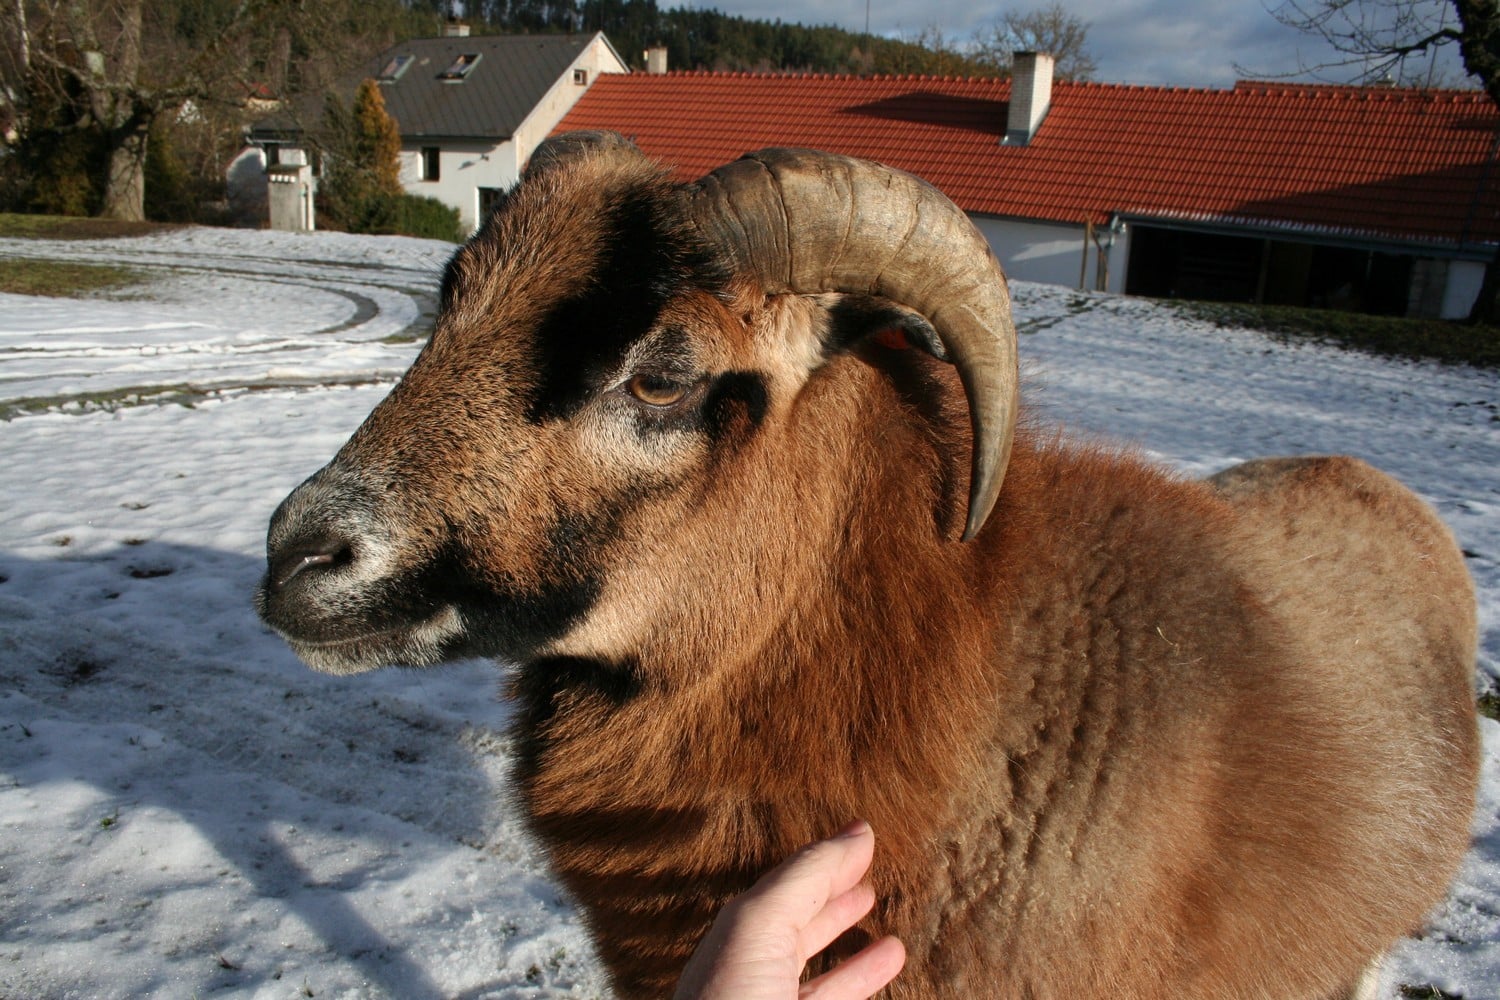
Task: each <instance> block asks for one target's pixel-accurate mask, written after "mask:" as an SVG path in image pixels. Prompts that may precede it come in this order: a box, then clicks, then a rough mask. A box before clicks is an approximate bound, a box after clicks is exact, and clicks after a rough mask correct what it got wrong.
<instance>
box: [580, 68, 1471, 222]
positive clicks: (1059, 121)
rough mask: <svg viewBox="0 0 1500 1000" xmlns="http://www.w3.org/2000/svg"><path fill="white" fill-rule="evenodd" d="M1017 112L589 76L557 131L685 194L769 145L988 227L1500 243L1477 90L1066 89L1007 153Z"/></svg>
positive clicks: (899, 82)
mask: <svg viewBox="0 0 1500 1000" xmlns="http://www.w3.org/2000/svg"><path fill="white" fill-rule="evenodd" d="M1009 99H1010V83H1009V81H1005V80H970V79H944V78H935V77H913V76H887V77H850V76H827V75H804V76H785V75H769V74H746V73H670V74H665V75H660V76H650V75H645V74H634V75H629V76H623V75H622V76H607V77H602V78H600V79H599V80H598V81H597V82H596V83H595V84H594V85H593V86H592V87H591V88H590V89H589V92H588V93H587V94H586V95H585V96H584V97H583V99H582V100H580V101H579V102H578V104H577V105H575V107H574V108H573V110H572V111H571V112H570V113H569V114H568V116H567V117H566V118H565V119H564V120H563V122H562V124H561V125H560V126H559V130H560V131H565V130H568V129H574V128H612V129H616V130H618V131H620V132H623V133H625V134H626V135H629V136H631V137H632V138H634V139H635V141H636V142H637V143H638V144H639V145H640V146H641V148H642V149H644V150H645V151H646V152H647V153H649V154H650V155H652V156H655V157H657V158H659V159H661V160H662V161H664V162H666V163H670V164H672V165H673V166H674V168H675V169H676V171H677V173H678V175H679V176H680V177H682V178H684V179H688V178H694V177H698V176H701V175H702V174H703V173H705V172H707V171H709V170H711V169H713V168H714V167H716V166H718V165H719V164H721V163H725V162H727V161H729V160H731V159H733V158H735V157H737V156H739V155H740V154H741V153H744V152H746V151H749V150H753V149H758V148H762V147H765V146H808V147H813V148H819V149H829V150H835V151H838V152H843V153H848V154H850V155H854V156H861V157H866V158H869V159H874V160H879V161H881V162H884V163H887V164H889V165H891V166H894V167H899V168H901V169H903V170H908V171H910V172H912V173H915V174H918V175H920V176H922V177H925V178H926V179H927V180H929V181H931V182H932V183H934V184H936V185H937V186H938V187H939V188H941V189H942V190H943V191H945V192H946V193H947V194H948V195H949V197H951V198H953V199H954V201H956V202H957V203H958V204H959V205H960V206H962V207H963V208H964V209H965V210H967V211H970V212H975V213H982V214H989V215H997V216H1008V217H1016V218H1028V219H1043V220H1051V221H1059V222H1075V223H1082V222H1084V221H1085V220H1086V219H1092V220H1093V221H1095V222H1104V221H1106V220H1107V219H1108V218H1109V217H1110V216H1111V215H1113V214H1115V213H1122V214H1134V215H1145V216H1158V217H1161V216H1165V217H1179V218H1193V219H1201V220H1243V221H1248V222H1253V223H1260V224H1266V225H1275V226H1290V227H1308V228H1314V229H1319V230H1334V231H1346V232H1349V233H1357V234H1369V235H1384V236H1393V237H1398V238H1415V239H1427V240H1440V241H1445V242H1453V243H1457V242H1460V241H1463V240H1474V239H1484V240H1497V239H1500V169H1494V170H1492V169H1490V168H1487V167H1486V164H1487V163H1488V162H1489V161H1490V159H1491V157H1492V153H1493V150H1494V148H1495V144H1496V135H1497V128H1500V115H1497V113H1496V110H1495V108H1494V106H1493V105H1492V104H1490V102H1489V100H1488V99H1487V98H1486V97H1485V96H1484V95H1483V94H1481V93H1477V92H1468V91H1434V92H1419V91H1411V90H1372V89H1362V88H1356V87H1336V86H1310V85H1304V84H1267V83H1241V84H1239V85H1238V86H1236V87H1235V88H1234V89H1218V90H1213V89H1190V88H1166V87H1139V86H1124V85H1117V84H1094V83H1067V82H1058V83H1056V84H1054V86H1053V91H1052V106H1051V109H1050V110H1049V112H1048V114H1047V117H1046V119H1045V120H1044V121H1043V123H1042V125H1041V128H1040V129H1039V130H1038V132H1037V134H1036V135H1035V137H1034V138H1033V139H1032V141H1031V143H1030V144H1029V145H1026V146H1004V145H1001V142H1000V140H1001V138H1002V137H1003V136H1004V134H1005V119H1006V111H1007V103H1008V101H1009Z"/></svg>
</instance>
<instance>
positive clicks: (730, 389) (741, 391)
mask: <svg viewBox="0 0 1500 1000" xmlns="http://www.w3.org/2000/svg"><path fill="white" fill-rule="evenodd" d="M769 406H770V391H769V390H768V389H767V387H766V380H765V377H764V376H762V375H760V374H758V373H756V372H725V373H724V374H723V375H720V376H719V377H718V378H717V379H715V380H714V382H713V385H712V386H711V387H710V388H709V390H708V393H707V394H706V396H705V398H704V400H703V429H704V431H705V432H706V433H707V434H708V438H709V440H710V441H712V442H713V443H714V444H719V443H720V442H722V441H724V440H725V439H726V438H729V437H732V436H735V435H738V434H748V433H751V432H753V431H754V430H755V429H756V428H758V427H759V426H760V424H761V421H763V420H764V419H765V418H766V410H767V409H768V408H769Z"/></svg>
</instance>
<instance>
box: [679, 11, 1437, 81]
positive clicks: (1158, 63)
mask: <svg viewBox="0 0 1500 1000" xmlns="http://www.w3.org/2000/svg"><path fill="white" fill-rule="evenodd" d="M1049 2H1050V0H1034V2H1030V3H1024V2H1022V3H1015V4H1006V5H997V6H976V5H975V4H973V3H971V2H969V0H869V7H868V10H869V24H870V30H871V31H873V32H875V33H877V34H881V35H886V36H892V37H900V36H906V37H914V36H915V35H916V34H917V33H918V32H920V31H922V30H923V29H924V28H927V27H930V26H935V27H937V28H939V29H940V30H941V31H942V32H943V34H944V35H945V36H947V37H948V38H950V39H953V40H955V41H958V42H964V41H967V40H968V39H970V38H972V37H973V35H974V33H975V31H976V30H978V29H979V28H981V27H983V26H984V25H986V24H988V23H992V22H993V21H995V20H996V19H997V18H998V17H999V15H1000V13H1001V12H1003V11H1004V10H1006V9H1014V10H1030V9H1034V8H1038V7H1045V6H1047V5H1048V3H1049ZM1434 2H1439V0H1434ZM1441 2H1446V0H1441ZM702 6H715V7H717V8H718V9H719V10H722V11H724V12H725V13H727V14H736V15H739V16H741V17H751V18H761V19H765V20H778V19H779V20H782V21H788V22H798V23H801V24H809V25H819V24H831V25H836V26H838V27H841V28H846V29H848V30H851V31H863V30H864V27H865V13H866V9H867V8H866V6H865V4H864V3H861V2H859V0H803V2H801V3H799V4H797V5H795V6H791V5H788V4H786V3H785V2H784V0H724V2H721V3H704V4H702ZM1065 6H1066V8H1067V10H1068V11H1069V13H1071V14H1073V15H1074V16H1076V17H1078V18H1080V19H1082V20H1083V21H1086V22H1088V24H1089V51H1090V52H1091V53H1092V54H1093V56H1094V60H1095V62H1096V63H1098V66H1099V69H1098V73H1097V76H1096V78H1097V79H1098V80H1100V81H1102V82H1109V83H1141V84H1165V85H1179V86H1200V87H1201V86H1214V87H1225V86H1230V85H1232V84H1233V83H1234V81H1235V80H1236V79H1239V78H1244V77H1255V78H1268V77H1280V76H1286V75H1295V74H1298V73H1299V72H1300V71H1302V70H1305V69H1307V68H1309V67H1315V66H1318V65H1320V64H1327V63H1328V62H1330V61H1331V60H1333V59H1334V58H1336V57H1335V55H1334V54H1333V53H1332V52H1331V51H1330V50H1328V49H1327V48H1326V46H1324V45H1323V44H1322V43H1321V42H1320V41H1319V40H1318V39H1316V38H1314V37H1312V36H1310V35H1307V34H1304V33H1301V32H1298V31H1296V30H1294V29H1292V28H1287V27H1285V26H1283V25H1281V24H1278V23H1277V22H1276V20H1275V19H1274V18H1273V17H1272V16H1271V15H1270V13H1269V12H1268V11H1267V10H1266V8H1265V7H1263V6H1262V5H1261V4H1260V3H1252V2H1247V0H1166V2H1161V0H1155V2H1150V0H1067V2H1066V4H1065ZM1438 72H1439V77H1438V79H1439V81H1440V82H1441V81H1447V83H1448V84H1449V85H1459V84H1462V81H1463V80H1464V74H1463V70H1462V67H1461V66H1460V65H1459V63H1458V59H1457V54H1456V51H1455V50H1454V48H1453V47H1452V46H1449V47H1448V48H1447V49H1445V50H1444V52H1443V53H1442V56H1441V57H1440V59H1439V63H1438ZM1352 76H1353V71H1352V70H1347V69H1342V70H1341V69H1336V68H1331V69H1328V70H1326V71H1325V72H1323V73H1322V74H1321V75H1320V77H1319V78H1321V79H1323V80H1325V81H1335V82H1342V81H1346V80H1349V79H1351V78H1352ZM1302 78H1303V79H1310V78H1312V77H1307V76H1304V77H1302Z"/></svg>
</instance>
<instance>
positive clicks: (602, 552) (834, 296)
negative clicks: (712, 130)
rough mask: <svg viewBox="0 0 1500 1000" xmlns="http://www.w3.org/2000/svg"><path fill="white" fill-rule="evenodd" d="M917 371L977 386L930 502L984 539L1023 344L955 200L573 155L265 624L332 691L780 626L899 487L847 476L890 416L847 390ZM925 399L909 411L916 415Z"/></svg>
mask: <svg viewBox="0 0 1500 1000" xmlns="http://www.w3.org/2000/svg"><path fill="white" fill-rule="evenodd" d="M872 337H873V338H874V339H875V341H876V342H877V343H876V344H872V343H871V338H872ZM879 344H883V345H885V346H884V347H881V346H878V345H879ZM903 347H909V348H916V349H919V350H905V351H901V352H900V353H901V354H902V355H904V356H907V357H910V358H912V359H913V360H912V361H910V362H903V363H905V364H908V367H910V368H913V369H916V370H921V371H930V370H941V371H942V372H947V371H949V369H947V367H946V366H945V365H940V364H937V363H936V362H934V361H933V360H932V358H937V359H941V360H943V361H948V362H950V363H951V364H952V365H953V366H954V369H956V371H957V372H958V374H959V377H960V378H961V380H962V385H963V393H962V394H961V395H959V400H958V401H959V403H962V402H963V401H964V399H965V398H966V399H967V403H968V407H967V409H968V413H969V420H968V421H964V422H963V426H962V427H961V428H960V430H961V431H962V433H961V434H960V435H959V436H960V437H961V438H962V440H961V442H960V444H959V446H957V447H955V448H954V449H951V450H953V451H955V452H957V453H959V461H958V468H957V471H956V472H954V470H952V469H948V470H946V471H942V470H939V471H938V472H937V473H934V472H933V470H931V469H914V470H912V473H911V474H912V475H913V476H916V477H918V478H924V479H931V478H932V477H933V475H942V476H946V480H947V483H948V485H947V486H946V487H945V489H946V491H947V493H948V494H956V495H957V496H959V497H961V496H962V495H963V493H964V492H967V494H968V498H969V499H968V505H967V513H966V518H965V515H964V514H963V512H962V503H961V502H960V503H959V504H957V505H953V504H950V505H949V506H950V507H954V506H957V507H958V508H959V515H958V517H956V518H948V519H946V520H947V521H957V522H963V526H962V535H963V537H964V538H966V539H967V538H971V537H973V536H974V535H975V534H976V533H977V532H978V531H979V529H980V527H981V526H982V525H983V524H984V521H985V518H986V517H987V516H988V514H989V512H990V510H991V508H992V507H993V505H994V503H995V500H996V497H997V495H998V493H999V489H1000V482H1001V478H1002V476H1003V474H1004V469H1005V465H1006V461H1007V457H1008V454H1009V448H1010V439H1011V434H1012V429H1013V426H1014V422H1015V411H1016V388H1015V382H1016V376H1015V353H1014V331H1013V329H1012V326H1011V321H1010V316H1009V303H1008V299H1007V295H1006V289H1005V282H1004V278H1003V276H1002V274H1001V272H1000V269H999V265H998V264H997V263H996V262H995V260H994V258H993V256H992V255H991V254H990V252H989V249H988V246H987V245H986V243H985V242H984V240H983V237H981V236H980V235H979V234H978V233H977V232H976V231H975V230H974V228H973V227H972V225H971V224H970V223H969V221H968V219H967V218H965V216H964V215H963V214H962V213H961V212H960V211H959V210H958V209H957V208H956V207H954V205H953V204H952V203H951V202H949V201H948V200H947V199H946V198H944V197H943V196H942V195H941V194H940V193H939V192H937V191H936V190H935V189H934V188H932V187H930V186H929V185H927V184H925V183H924V182H922V181H920V180H917V179H916V178H914V177H911V176H909V175H907V174H903V173H900V172H897V171H893V170H890V169H887V168H884V167H881V166H878V165H875V164H871V163H867V162H864V161H859V160H854V159H849V158H847V157H841V156H833V155H829V154H824V153H815V152H808V151H803V150H768V151H764V152H761V153H757V154H753V155H751V156H748V157H746V158H744V159H741V160H738V161H736V162H734V163H731V164H729V165H727V166H725V167H723V168H720V169H719V170H716V171H715V172H713V173H712V174H710V175H709V176H707V177H705V178H704V179H702V180H701V181H699V182H697V183H694V184H689V185H686V186H680V185H675V184H673V183H671V181H670V180H669V179H668V178H667V177H666V174H665V172H664V171H663V170H662V169H661V168H660V167H658V166H657V165H655V164H653V163H652V162H651V161H649V160H648V159H647V158H646V157H645V156H643V155H642V154H641V153H640V152H639V151H638V150H637V149H635V147H633V146H631V145H630V144H629V143H627V142H625V141H624V140H623V139H620V138H619V137H618V136H613V135H611V134H607V133H605V134H600V133H586V134H572V135H568V136H564V137H560V138H558V139H553V140H549V142H547V143H545V144H544V145H543V146H542V147H541V148H540V149H538V151H537V153H536V155H535V156H534V157H533V159H532V162H531V164H530V166H529V167H528V169H527V172H526V175H525V176H524V177H523V179H522V181H521V183H520V184H519V185H518V186H517V187H516V188H515V190H514V191H512V192H511V193H510V195H509V196H508V197H507V199H506V200H505V202H504V203H503V205H501V207H500V208H499V209H497V211H496V212H495V213H494V215H493V216H492V217H491V218H490V219H489V220H488V221H487V222H486V223H485V225H484V227H483V228H482V229H481V230H480V231H479V232H478V233H477V234H476V235H475V236H474V237H473V238H472V239H471V240H470V241H469V243H468V244H467V245H465V246H464V247H463V248H462V249H461V250H460V251H459V252H458V253H457V254H456V255H455V257H454V258H453V261H452V262H451V264H450V265H449V266H448V269H447V273H446V275H445V277H444V281H443V287H442V301H441V310H440V313H439V315H438V318H437V322H436V327H435V329H434V331H433V334H432V338H431V340H430V341H429V342H428V344H427V345H426V346H425V347H424V349H423V350H422V352H421V354H420V355H419V356H418V358H417V359H416V361H415V362H414V363H413V364H412V367H411V369H410V371H409V372H408V373H407V374H406V376H405V377H404V378H403V379H402V381H401V382H400V384H399V385H397V386H396V388H395V389H394V390H393V391H392V392H391V394H390V396H389V397H388V398H386V399H385V400H384V401H383V402H382V403H381V404H380V405H379V406H378V407H376V409H375V410H374V412H373V413H371V415H370V416H369V418H368V419H367V420H366V421H365V423H364V425H363V426H362V427H360V429H359V430H358V431H357V432H356V433H355V434H354V436H353V437H352V438H351V439H350V441H349V442H348V443H347V444H346V445H345V446H344V448H343V449H342V450H341V451H340V452H339V453H338V455H337V456H336V457H335V458H334V459H333V461H332V462H331V463H330V464H329V465H328V466H326V467H325V468H324V469H322V470H321V471H320V472H318V473H317V474H316V475H314V476H313V477H312V478H310V479H309V480H307V482H305V483H303V484H302V485H301V486H300V487H298V488H297V490H296V491H295V492H293V493H292V494H291V496H289V497H288V498H287V499H286V501H285V502H284V503H283V504H282V505H281V508H280V509H279V510H278V511H277V512H276V515H275V517H274V519H273V521H272V524H271V530H270V536H269V541H268V546H267V548H268V560H269V566H268V572H267V574H266V577H265V582H264V585H263V588H262V590H261V594H260V598H259V604H260V610H261V613H262V614H263V616H264V617H265V619H266V620H267V621H268V622H269V623H270V624H271V625H272V626H274V627H275V628H276V630H277V631H279V632H280V633H281V634H282V635H283V636H285V637H286V638H287V640H288V641H289V642H290V643H291V644H292V646H293V648H294V649H296V651H297V652H298V654H299V655H301V656H302V657H303V659H305V660H307V662H309V663H310V664H312V665H313V666H316V667H319V668H321V669H325V670H331V671H339V672H353V671H358V670H365V669H369V668H373V667H377V666H381V665H384V664H409V665H421V664H430V663H435V662H438V661H441V660H445V659H450V658H454V657H458V656H465V655H490V656H499V657H504V658H507V659H511V660H518V661H524V660H528V659H531V658H533V657H536V656H538V655H542V654H548V653H557V652H567V653H576V654H580V655H582V654H587V655H625V653H624V651H626V650H628V649H629V648H630V646H631V643H632V642H638V641H640V640H641V639H642V637H643V636H644V635H645V634H646V633H647V632H649V631H650V630H651V629H652V628H654V627H656V623H657V622H658V621H659V617H660V616H659V614H658V612H661V611H663V610H664V609H668V608H675V609H678V611H681V608H682V605H683V602H684V600H685V599H698V600H702V601H704V602H709V601H712V600H716V599H717V600H733V599H736V598H735V597H734V595H733V594H728V593H726V592H720V591H718V590H717V589H716V588H717V587H718V583H717V582H716V581H720V580H723V579H725V578H729V577H737V578H738V583H737V584H736V586H739V587H740V592H739V596H738V599H739V600H741V601H744V602H753V601H754V600H764V601H773V600H776V599H777V596H776V595H777V593H778V592H779V591H781V590H783V589H785V588H787V587H791V586H794V584H793V583H792V582H789V581H787V580H785V579H779V578H778V577H777V573H778V572H779V570H780V569H782V568H784V567H783V563H784V562H785V561H786V560H785V558H784V556H783V555H782V554H783V553H785V552H786V551H788V550H789V549H790V548H791V547H794V546H796V545H798V544H800V542H801V541H802V540H805V538H804V536H809V535H810V534H813V533H822V534H823V535H825V536H826V535H830V534H832V535H837V533H838V531H839V525H840V523H841V519H847V518H848V516H849V509H850V505H851V499H850V497H851V491H860V490H867V489H874V488H879V485H880V484H879V483H878V482H876V479H878V477H876V476H874V475H873V474H870V475H865V474H862V473H861V472H860V471H859V466H858V464H857V463H855V464H851V462H852V461H853V460H852V459H851V458H850V456H851V454H852V453H854V452H856V451H858V450H859V449H856V448H854V447H852V445H851V439H859V438H860V436H861V435H863V434H866V433H875V432H876V431H871V430H867V428H869V425H870V424H871V423H872V422H873V423H875V424H879V420H878V419H876V417H877V416H878V414H877V415H875V416H872V412H871V410H872V407H873V406H875V405H877V404H874V403H871V402H870V401H868V400H867V399H863V398H862V394H863V395H868V394H867V393H864V392H863V389H862V388H861V382H860V378H859V377H857V376H855V375H851V374H847V373H846V374H845V375H844V376H837V375H836V374H835V371H834V370H835V369H837V368H838V365H836V364H835V363H834V362H846V361H847V362H850V364H852V365H855V366H857V367H858V368H863V369H866V370H870V369H872V368H873V367H877V366H876V365H874V364H872V363H871V362H870V361H869V357H870V356H872V355H873V353H874V352H878V351H884V352H885V353H886V354H887V355H890V356H894V355H895V353H896V352H895V349H897V348H903ZM861 352H863V358H864V360H863V361H861V360H860V359H861ZM919 354H920V356H921V360H916V358H917V356H918V355H919ZM854 370H855V369H854V368H851V369H850V371H854ZM944 378H950V379H951V376H944ZM887 381H889V379H887ZM919 381H920V380H919ZM928 381H930V382H933V383H937V382H942V381H943V379H942V378H939V377H937V376H930V377H928ZM945 384H946V383H945ZM920 395H921V393H920V391H919V390H917V389H911V388H909V391H907V392H906V394H905V395H904V396H902V395H901V394H899V393H897V394H896V398H898V399H905V400H907V401H908V404H909V405H906V409H908V410H910V411H912V412H918V411H921V410H922V403H921V400H920V399H919V398H918V397H920ZM880 405H884V404H880ZM930 408H931V409H932V410H933V412H934V413H935V412H936V411H938V410H941V409H942V406H940V405H936V404H934V405H933V406H932V407H930ZM948 409H949V410H951V409H953V408H952V407H951V406H950V407H948ZM933 419H934V420H937V418H936V417H934V418H933ZM959 419H960V420H962V417H961V416H960V418H959ZM937 422H938V423H941V421H940V420H937ZM970 429H972V441H973V443H974V444H973V447H972V449H971V448H970V440H971V438H970V435H969V433H968V432H969V430H970ZM933 434H934V435H936V436H938V437H941V432H940V431H934V432H933ZM949 436H950V437H953V435H952V434H950V435H949ZM861 443H862V444H868V442H861ZM876 444H877V445H878V442H877V443H876ZM928 464H931V463H928ZM948 464H950V465H951V464H953V463H951V462H950V463H948ZM955 484H956V485H955ZM938 492H940V493H941V492H943V490H942V489H939V490H938ZM908 513H909V512H905V511H900V510H893V511H891V515H892V516H898V515H899V516H908ZM932 523H933V530H934V532H937V533H942V532H944V531H948V532H950V533H951V535H957V534H958V533H959V527H958V524H950V523H945V518H944V517H943V515H942V514H941V512H939V513H938V514H936V515H935V516H934V517H933V519H932ZM730 565H733V566H735V567H738V569H737V570H736V571H735V572H730V571H729V570H728V568H727V567H728V566H730ZM747 587H748V588H750V590H752V591H754V593H746V592H745V589H746V588H747ZM721 610H722V609H721ZM682 613H684V614H686V613H688V612H682ZM697 614H698V615H699V616H700V617H704V618H705V619H706V618H708V617H711V610H710V609H708V608H705V609H704V610H701V611H699V612H697ZM702 624H703V626H704V628H705V629H707V630H709V631H712V626H711V624H710V623H709V622H708V621H707V620H705V621H704V622H703V623H702Z"/></svg>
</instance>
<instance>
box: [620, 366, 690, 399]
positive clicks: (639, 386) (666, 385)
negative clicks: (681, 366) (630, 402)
mask: <svg viewBox="0 0 1500 1000" xmlns="http://www.w3.org/2000/svg"><path fill="white" fill-rule="evenodd" d="M689 388H690V386H689V385H688V383H686V382H678V381H677V380H675V379H670V378H667V377H666V376H665V375H648V374H644V373H643V374H639V375H633V376H631V378H630V381H629V382H626V383H625V391H626V392H628V393H630V394H631V395H632V396H634V397H635V398H636V399H639V400H640V401H641V402H643V403H646V404H648V405H650V406H671V405H673V404H674V403H680V402H682V397H684V396H686V395H687V393H688V389H689Z"/></svg>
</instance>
